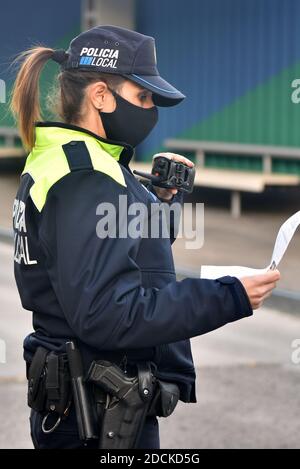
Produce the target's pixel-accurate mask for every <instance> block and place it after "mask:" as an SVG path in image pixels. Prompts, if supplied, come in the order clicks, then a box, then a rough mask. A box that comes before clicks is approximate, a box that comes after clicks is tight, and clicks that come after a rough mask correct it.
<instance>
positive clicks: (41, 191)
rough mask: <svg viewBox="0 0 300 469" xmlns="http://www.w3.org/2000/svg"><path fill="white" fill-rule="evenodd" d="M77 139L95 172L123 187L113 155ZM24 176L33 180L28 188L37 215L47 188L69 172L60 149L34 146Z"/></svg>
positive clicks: (123, 182) (89, 140)
mask: <svg viewBox="0 0 300 469" xmlns="http://www.w3.org/2000/svg"><path fill="white" fill-rule="evenodd" d="M74 140H75V139H74ZM78 140H81V141H82V140H84V141H85V143H86V146H87V148H88V151H89V154H90V157H91V161H92V165H93V168H94V170H95V171H99V172H102V173H104V174H107V175H108V176H110V177H111V178H113V179H114V180H115V181H116V182H117V183H118V184H120V185H122V186H124V187H126V182H125V179H124V175H123V172H122V169H121V167H120V165H119V163H118V162H117V160H116V159H115V158H114V157H113V156H111V155H110V154H109V153H107V152H106V151H105V150H104V149H103V148H102V147H101V146H100V144H98V142H97V141H95V140H94V139H92V138H91V139H89V138H87V139H86V138H84V139H83V138H80V139H78ZM25 173H28V174H30V175H31V177H32V178H33V180H34V184H33V185H32V187H31V189H30V196H31V198H32V201H33V203H34V204H35V206H36V208H37V209H38V211H39V212H41V211H42V209H43V207H44V205H45V202H46V198H47V194H48V191H49V189H50V188H51V187H52V186H53V185H54V184H55V183H56V182H57V181H58V180H59V179H61V178H63V177H64V176H65V175H66V174H68V173H70V168H69V165H68V161H67V158H66V155H65V153H64V151H63V149H62V146H61V145H55V146H49V147H47V148H45V147H35V148H34V149H33V150H32V152H31V153H30V154H29V155H28V157H27V160H26V164H25V168H24V170H23V172H22V174H25Z"/></svg>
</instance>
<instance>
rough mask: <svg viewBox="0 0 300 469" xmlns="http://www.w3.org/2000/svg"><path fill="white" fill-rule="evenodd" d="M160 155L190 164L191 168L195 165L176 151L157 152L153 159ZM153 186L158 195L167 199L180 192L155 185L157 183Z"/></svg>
mask: <svg viewBox="0 0 300 469" xmlns="http://www.w3.org/2000/svg"><path fill="white" fill-rule="evenodd" d="M158 156H164V157H165V158H168V159H170V160H173V161H178V162H179V163H183V164H185V165H186V166H189V167H190V168H192V167H193V166H194V163H193V162H192V161H191V160H189V159H188V158H186V157H185V156H183V155H177V154H176V153H170V152H166V153H157V154H155V155H154V156H153V160H154V159H155V158H157V157H158ZM153 186H154V187H155V192H156V193H157V195H158V197H160V198H162V199H165V200H170V199H172V197H173V195H175V194H177V192H178V189H165V188H163V187H158V186H155V184H153Z"/></svg>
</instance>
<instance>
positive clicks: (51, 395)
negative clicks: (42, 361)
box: [46, 353, 59, 401]
mask: <svg viewBox="0 0 300 469" xmlns="http://www.w3.org/2000/svg"><path fill="white" fill-rule="evenodd" d="M47 367H48V371H47V379H46V389H47V394H48V400H49V401H57V400H58V399H59V377H58V356H57V355H56V354H55V353H50V354H49V355H48V359H47Z"/></svg>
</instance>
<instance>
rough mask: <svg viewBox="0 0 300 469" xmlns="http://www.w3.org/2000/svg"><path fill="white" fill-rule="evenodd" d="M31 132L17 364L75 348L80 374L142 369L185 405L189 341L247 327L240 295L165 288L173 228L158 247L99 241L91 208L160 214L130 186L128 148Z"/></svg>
mask: <svg viewBox="0 0 300 469" xmlns="http://www.w3.org/2000/svg"><path fill="white" fill-rule="evenodd" d="M35 130H36V142H35V146H34V148H33V150H32V152H31V153H30V155H29V156H28V158H27V160H26V165H25V168H24V171H23V173H22V176H21V181H20V187H19V190H18V193H17V195H16V200H15V202H14V232H15V262H14V265H15V278H16V282H17V286H18V290H19V294H20V298H21V302H22V305H23V307H24V308H25V309H27V310H30V311H32V313H33V329H34V332H33V333H32V334H30V335H29V336H27V337H26V338H25V341H24V358H25V360H26V361H30V360H31V358H32V355H33V353H34V351H35V350H36V348H37V346H39V345H42V346H44V347H46V348H48V349H49V350H54V351H57V352H64V351H65V343H66V341H68V340H70V339H74V340H76V342H77V344H78V345H79V347H80V348H81V351H82V354H83V358H84V364H85V367H86V368H87V367H88V366H89V364H90V362H91V361H92V360H93V359H97V358H98V359H101V358H105V359H110V360H112V361H114V362H115V363H117V364H120V363H123V362H124V359H125V361H126V360H127V361H128V362H132V363H134V362H135V361H137V360H142V359H147V360H152V361H153V362H154V363H155V364H156V365H157V376H158V377H160V378H162V379H165V380H169V381H174V382H176V383H177V384H178V385H179V388H180V399H181V400H182V401H184V402H196V392H195V368H194V364H193V359H192V354H191V346H190V340H189V339H190V338H191V337H194V336H197V335H200V334H204V333H206V332H209V331H212V330H214V329H217V328H218V327H221V326H223V325H224V324H226V323H228V322H232V321H235V320H238V319H240V318H242V317H245V316H250V315H251V314H252V309H251V305H250V303H249V299H248V296H247V294H246V291H245V289H244V287H243V285H242V284H241V282H240V281H239V280H238V279H236V278H234V277H222V278H220V279H217V280H205V279H200V278H199V279H196V278H194V279H192V278H187V279H184V280H182V281H176V277H175V271H174V263H173V257H172V251H171V244H172V242H173V241H174V233H173V232H172V230H173V228H174V227H172V226H171V227H170V237H169V238H167V237H158V238H149V237H148V238H147V237H138V238H134V237H130V236H127V237H120V236H119V237H118V236H116V237H107V238H102V239H101V238H99V236H98V235H97V230H96V227H97V223H98V222H99V220H100V217H99V207H98V206H99V204H101V203H103V202H107V203H109V204H112V205H113V206H115V207H116V213H117V215H118V216H123V215H122V214H121V213H118V211H119V209H118V207H119V200H120V196H126V197H123V199H126V200H127V202H126V203H127V204H128V205H129V204H131V203H133V202H141V203H143V204H145V205H146V206H148V207H150V206H151V204H156V207H159V205H161V201H160V200H159V199H157V198H156V197H155V195H154V193H155V191H154V189H153V187H152V186H151V185H149V186H148V189H151V190H152V193H151V192H149V191H148V190H145V187H144V186H143V185H142V184H141V182H140V181H138V180H137V179H136V177H135V176H134V175H133V174H132V172H131V170H130V168H129V166H128V163H129V161H130V158H131V157H132V152H133V150H132V147H130V146H128V145H126V144H120V142H113V141H111V140H106V139H103V138H100V137H98V136H97V135H95V134H93V133H91V132H89V131H87V130H85V129H82V128H80V127H77V126H71V125H66V124H61V123H54V122H52V123H51V122H46V123H37V124H36V128H35ZM177 198H178V200H180V198H181V195H180V194H179V195H178V196H177Z"/></svg>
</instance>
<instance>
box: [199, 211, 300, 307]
mask: <svg viewBox="0 0 300 469" xmlns="http://www.w3.org/2000/svg"><path fill="white" fill-rule="evenodd" d="M299 225H300V211H299V212H297V213H295V214H294V215H292V216H291V217H290V218H288V219H287V220H286V221H285V222H284V223H283V225H282V226H281V227H280V229H279V231H278V234H277V238H276V241H275V245H274V249H273V254H272V257H271V261H270V263H269V264H268V266H267V267H265V268H264V269H252V268H250V267H244V266H217V265H203V266H202V267H201V274H200V277H201V278H206V279H216V278H219V277H223V276H225V275H230V276H232V277H237V278H239V279H240V280H241V282H242V284H243V285H244V287H245V289H246V291H247V294H248V297H249V300H250V303H251V305H252V308H253V309H257V308H259V307H260V306H261V305H262V303H263V301H264V300H265V299H266V298H267V297H268V296H270V294H271V292H272V290H273V289H274V288H275V287H276V282H277V280H279V279H280V273H279V271H278V270H277V267H278V265H279V263H280V261H281V259H282V258H283V256H284V253H285V251H286V250H287V247H288V245H289V244H290V241H291V239H292V237H293V236H294V234H295V231H296V229H297V228H298V226H299Z"/></svg>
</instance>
